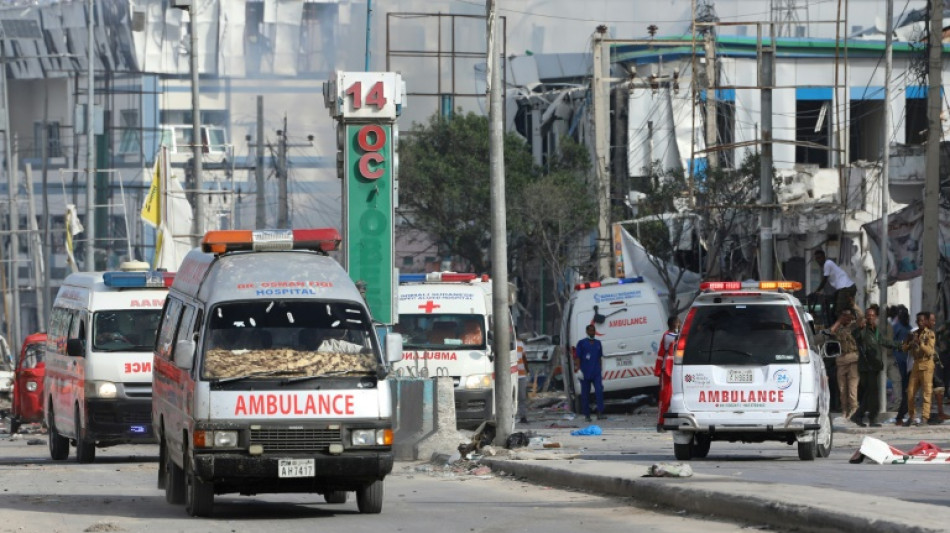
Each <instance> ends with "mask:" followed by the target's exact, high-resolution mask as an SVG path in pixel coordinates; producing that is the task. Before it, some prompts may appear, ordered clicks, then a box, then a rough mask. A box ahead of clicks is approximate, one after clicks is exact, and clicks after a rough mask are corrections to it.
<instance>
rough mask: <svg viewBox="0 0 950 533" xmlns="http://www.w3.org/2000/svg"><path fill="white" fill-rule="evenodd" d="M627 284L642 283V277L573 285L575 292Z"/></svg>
mask: <svg viewBox="0 0 950 533" xmlns="http://www.w3.org/2000/svg"><path fill="white" fill-rule="evenodd" d="M627 283H643V276H637V277H635V278H623V279H605V280H601V281H587V282H584V283H578V284H577V285H574V290H575V291H582V290H584V289H596V288H597V287H609V286H611V285H624V284H627Z"/></svg>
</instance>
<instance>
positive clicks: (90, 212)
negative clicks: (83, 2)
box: [0, 0, 96, 334]
mask: <svg viewBox="0 0 950 533" xmlns="http://www.w3.org/2000/svg"><path fill="white" fill-rule="evenodd" d="M88 6H89V12H88V13H87V16H88V17H89V24H88V25H87V26H86V31H87V32H88V33H89V35H88V40H87V42H86V46H87V56H86V62H87V63H88V65H87V66H86V68H87V72H86V84H87V87H86V149H87V152H86V260H85V262H84V264H85V267H86V271H88V272H94V271H95V270H96V213H95V211H96V206H95V196H96V127H95V125H94V124H93V106H94V105H95V102H96V99H95V88H96V61H95V58H96V56H95V54H94V47H95V44H96V42H95V31H94V30H95V23H94V21H95V5H94V4H93V0H89V2H88ZM0 66H2V67H3V70H4V71H6V66H5V65H0ZM6 85H7V84H6V83H4V84H3V90H4V91H6ZM7 101H8V102H9V99H8V100H7ZM9 131H10V130H7V134H8V135H9ZM17 333H18V334H19V332H17Z"/></svg>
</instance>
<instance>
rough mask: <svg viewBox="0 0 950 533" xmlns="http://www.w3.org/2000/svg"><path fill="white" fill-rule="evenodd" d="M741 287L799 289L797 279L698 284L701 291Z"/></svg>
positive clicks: (728, 289) (739, 288) (729, 289)
mask: <svg viewBox="0 0 950 533" xmlns="http://www.w3.org/2000/svg"><path fill="white" fill-rule="evenodd" d="M742 289H759V290H766V291H768V290H772V291H774V290H786V291H800V290H801V289H802V284H801V283H800V282H798V281H704V282H702V283H700V284H699V290H701V291H738V290H742Z"/></svg>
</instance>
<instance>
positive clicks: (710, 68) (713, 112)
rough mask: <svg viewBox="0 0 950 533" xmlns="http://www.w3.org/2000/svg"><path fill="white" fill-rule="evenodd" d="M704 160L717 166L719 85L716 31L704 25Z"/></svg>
mask: <svg viewBox="0 0 950 533" xmlns="http://www.w3.org/2000/svg"><path fill="white" fill-rule="evenodd" d="M704 44H705V45H706V161H707V163H708V165H707V167H708V168H709V169H713V168H716V167H718V166H719V152H717V151H715V150H713V147H714V146H716V144H717V142H716V141H717V139H718V137H719V123H718V118H719V117H718V114H719V109H718V107H719V106H718V105H717V100H716V87H717V86H718V85H719V79H718V76H716V73H717V72H718V69H717V68H716V33H715V26H707V27H706V39H705V42H704Z"/></svg>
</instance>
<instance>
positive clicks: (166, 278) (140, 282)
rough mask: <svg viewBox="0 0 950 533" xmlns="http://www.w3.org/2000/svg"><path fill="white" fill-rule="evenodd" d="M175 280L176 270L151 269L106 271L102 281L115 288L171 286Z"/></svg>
mask: <svg viewBox="0 0 950 533" xmlns="http://www.w3.org/2000/svg"><path fill="white" fill-rule="evenodd" d="M174 281H175V273H174V272H161V271H158V270H149V271H145V272H104V273H103V274H102V283H104V284H105V286H106V287H112V288H113V289H141V288H148V287H153V288H159V287H165V288H167V287H171V286H172V283H173V282H174Z"/></svg>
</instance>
